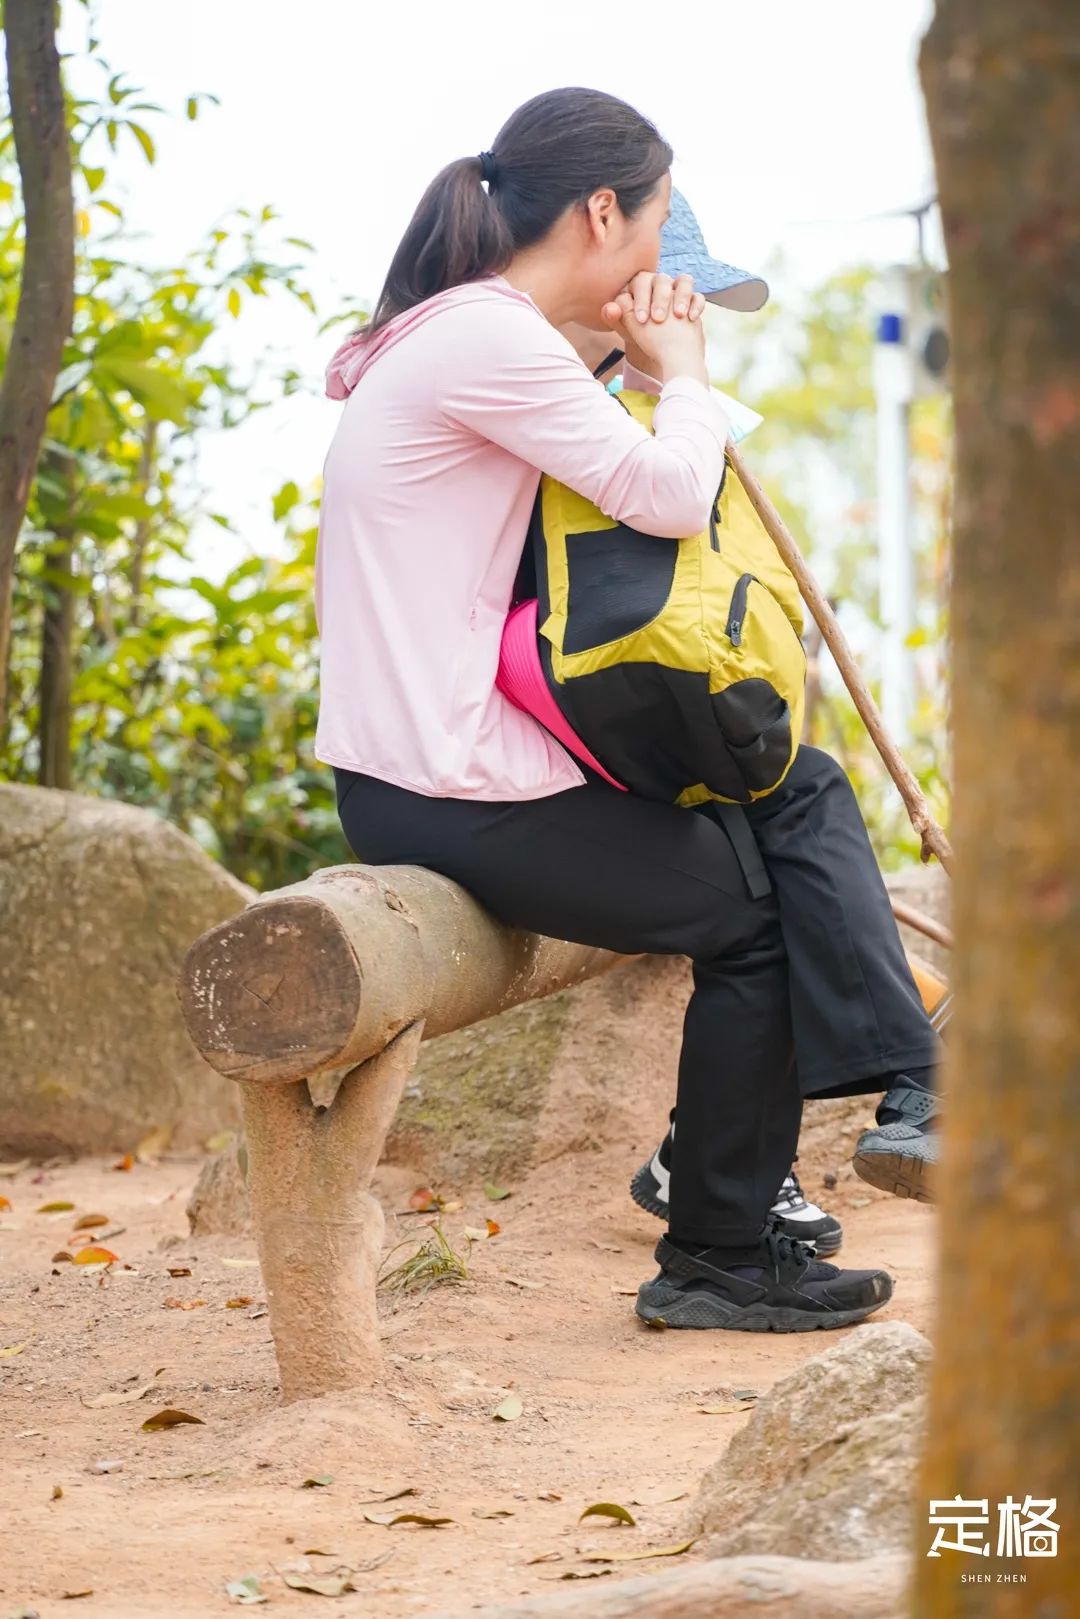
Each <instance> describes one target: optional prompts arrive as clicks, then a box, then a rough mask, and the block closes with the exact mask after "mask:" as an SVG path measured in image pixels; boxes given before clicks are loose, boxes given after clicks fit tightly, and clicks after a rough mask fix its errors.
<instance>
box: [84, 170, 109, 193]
mask: <svg viewBox="0 0 1080 1619" xmlns="http://www.w3.org/2000/svg"><path fill="white" fill-rule="evenodd" d="M83 179H84V180H85V181H86V186H87V190H88V191H89V192H90V194H91V195H93V193H94V192H95V191H99V190H100V189H101V187H102V185H103V184H104V182H105V170H104V169H93V168H90V167H89V166H88V165H87V164H83Z"/></svg>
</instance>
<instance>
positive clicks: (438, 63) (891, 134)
mask: <svg viewBox="0 0 1080 1619" xmlns="http://www.w3.org/2000/svg"><path fill="white" fill-rule="evenodd" d="M65 9H66V10H68V13H69V17H70V19H71V21H70V22H69V25H68V31H67V32H66V34H65V41H66V44H67V47H68V48H69V49H73V50H77V49H78V46H79V43H80V41H81V39H82V38H83V37H84V36H83V34H82V31H81V28H82V25H81V23H79V22H78V21H77V19H76V17H75V14H76V13H80V15H81V8H78V7H74V6H72V7H70V8H65ZM931 10H932V6H931V0H889V3H888V4H883V3H880V0H879V3H873V0H819V3H818V4H817V5H808V4H807V3H806V0H751V3H746V0H741V3H739V4H736V3H734V0H706V3H705V4H698V5H696V6H689V7H682V6H677V7H660V6H657V5H656V4H654V3H652V0H620V3H619V4H618V5H615V6H609V5H601V4H597V3H595V0H594V3H589V0H576V3H568V0H545V3H544V4H542V5H540V6H538V7H536V8H535V10H534V9H533V8H530V7H529V6H527V5H524V4H522V3H521V0H517V3H514V4H509V5H508V4H506V3H504V4H502V5H498V6H496V5H491V4H487V5H482V4H477V3H474V0H450V3H447V0H439V3H432V0H405V3H402V0H398V3H397V4H394V3H390V4H387V5H382V6H380V5H379V4H377V3H373V0H368V3H366V4H360V0H304V3H302V4H297V3H296V0H288V3H286V0H185V3H184V4H183V5H182V6H181V7H179V8H178V7H174V6H168V7H166V6H165V5H164V4H162V3H161V0H157V3H149V0H99V11H98V16H99V34H100V37H101V40H102V47H103V50H104V54H105V56H106V58H107V59H108V60H109V61H110V63H111V65H112V67H113V69H114V71H119V70H123V71H124V73H125V75H126V76H127V78H128V79H129V80H131V81H134V83H136V84H139V85H142V86H143V87H144V88H145V90H146V92H147V97H148V99H151V100H154V101H158V102H160V103H162V105H163V106H165V107H166V108H167V109H168V110H169V111H170V112H172V113H174V114H175V116H173V117H171V118H168V119H160V118H159V119H154V120H152V121H150V127H151V128H152V131H153V134H154V137H155V140H156V142H157V145H158V152H159V156H158V162H157V164H156V165H155V166H154V167H153V168H149V167H147V166H146V165H145V163H144V161H143V159H142V158H141V156H140V155H139V154H138V152H137V150H136V148H135V145H134V142H130V143H127V142H125V143H124V144H123V146H122V149H121V152H120V154H118V156H117V157H116V158H115V159H113V160H112V172H114V173H115V174H116V175H117V176H118V178H119V180H120V185H119V187H118V188H115V189H116V190H117V191H119V192H120V193H122V195H121V200H123V201H124V203H125V206H126V208H127V211H128V215H129V223H130V224H132V225H134V226H137V227H138V228H140V229H141V230H142V231H143V232H145V253H146V256H147V257H148V258H152V257H158V256H160V257H161V258H162V259H165V258H167V257H174V256H176V255H178V254H180V253H182V252H183V251H185V250H186V249H187V248H188V247H190V246H192V245H194V244H195V243H196V242H198V241H199V240H200V239H201V238H202V236H203V235H204V233H205V231H206V229H207V228H208V227H209V226H210V225H211V224H213V223H214V222H215V221H216V220H217V219H218V218H219V217H220V216H221V215H222V214H224V213H226V212H228V211H229V210H230V209H231V208H233V207H235V206H237V205H240V204H247V205H249V206H252V207H259V206H261V205H262V204H263V203H264V202H272V203H273V204H274V205H275V206H276V207H277V208H278V210H279V211H280V212H281V214H282V215H283V216H284V222H283V228H284V230H285V231H286V232H287V233H288V234H292V235H297V236H302V237H307V238H308V239H309V240H310V241H312V242H313V243H314V244H315V245H316V247H317V248H318V258H317V261H316V263H315V266H314V269H313V271H312V275H311V284H312V287H313V290H314V291H315V293H316V296H317V297H318V298H319V299H320V303H322V302H324V301H325V303H326V306H327V309H329V308H331V307H336V304H337V302H338V300H339V299H341V298H345V297H347V298H349V299H355V300H357V301H359V300H372V299H373V298H374V297H375V295H376V294H377V292H378V290H379V287H380V285H381V281H382V277H383V273H384V271H385V268H386V265H387V263H388V260H389V258H390V255H391V253H392V252H393V249H394V247H395V246H396V244H397V241H398V238H399V236H400V234H401V232H402V230H403V228H404V226H405V224H406V222H407V221H408V218H409V216H410V214H411V212H412V210H413V208H414V206H415V204H416V202H417V200H418V198H419V196H420V193H421V192H422V190H423V189H424V187H425V186H426V185H427V183H428V181H429V180H430V179H431V177H432V176H433V174H434V173H435V172H436V171H437V170H438V169H439V168H440V167H441V166H442V165H443V164H444V163H445V162H447V161H449V160H450V159H451V158H454V157H458V156H461V155H463V154H465V153H469V152H476V151H479V150H480V149H482V148H483V147H486V146H489V145H491V143H492V142H493V141H494V138H495V135H496V132H497V130H498V128H499V125H500V124H501V123H502V121H503V120H504V119H505V118H506V117H507V115H508V114H509V113H510V112H511V111H512V110H513V109H514V107H516V106H517V105H518V104H519V103H520V102H522V101H524V100H526V99H527V98H528V97H530V96H532V95H535V94H536V93H537V92H538V91H541V90H544V89H549V88H552V87H553V86H556V85H560V84H586V85H591V86H595V87H597V88H600V89H605V90H609V91H611V92H612V93H614V94H617V95H620V96H622V97H624V98H625V99H626V100H628V101H630V102H632V103H634V104H635V105H636V106H638V107H639V108H640V109H641V110H642V111H643V112H645V113H646V114H647V115H648V116H649V117H651V118H652V119H653V121H654V122H655V123H656V124H657V125H658V126H659V128H660V130H661V131H662V132H663V134H664V135H665V136H666V137H667V139H668V140H669V141H670V142H671V143H672V145H673V146H674V148H675V152H676V164H675V168H674V171H673V172H674V179H675V183H676V185H678V186H679V187H680V188H681V189H682V190H683V191H685V192H686V194H687V196H688V197H689V199H690V201H691V203H692V205H693V206H694V208H695V210H696V212H697V214H698V216H699V218H700V220H701V223H702V225H703V226H704V229H705V235H706V239H707V241H708V243H709V246H710V248H711V250H712V251H713V252H714V253H715V254H716V255H717V256H718V257H720V258H725V259H729V260H730V261H732V262H733V263H736V264H741V265H743V266H745V267H747V268H751V269H753V268H757V267H759V266H761V265H762V264H764V262H765V261H766V260H767V259H768V257H769V255H770V254H771V253H772V252H773V251H774V250H775V249H776V248H778V247H779V248H782V249H783V251H784V253H785V255H786V256H787V258H788V261H789V272H790V283H789V284H790V285H791V286H794V287H798V286H800V285H808V284H810V283H812V282H813V281H815V280H817V279H819V278H820V277H822V276H824V275H826V274H827V273H828V272H829V271H830V270H832V269H835V268H837V267H839V266H841V265H844V264H850V263H852V262H855V261H871V262H880V263H883V264H884V263H888V262H889V261H891V260H893V259H897V258H900V259H906V258H907V257H909V256H910V253H911V248H912V243H913V240H914V227H913V225H912V224H911V223H910V221H907V220H903V219H901V220H888V221H878V222H873V223H867V222H865V220H864V216H866V215H872V214H877V213H881V212H884V211H886V210H889V209H894V208H900V207H904V206H907V205H910V204H911V203H913V202H916V201H921V200H922V199H923V198H924V197H925V196H926V195H927V194H928V193H929V192H930V190H931V187H932V180H931V175H932V167H931V161H930V155H929V148H928V144H927V139H926V135H925V127H924V116H923V107H922V98H921V95H920V92H919V88H918V81H917V75H916V67H915V57H916V52H917V48H918V41H919V38H920V36H921V34H922V33H923V31H924V30H925V27H926V25H927V23H928V21H929V17H930V14H931ZM673 21H674V23H675V26H674V27H673V25H672V24H673ZM193 91H212V92H213V93H214V94H216V95H218V96H219V97H220V98H221V103H222V104H221V106H220V107H219V108H212V107H211V108H206V109H205V110H204V112H203V114H202V116H201V117H200V119H199V121H198V122H197V123H195V124H192V123H189V122H188V121H187V120H186V119H185V118H184V117H183V116H182V108H183V104H184V99H185V98H186V96H187V95H188V94H189V93H191V92H193ZM129 144H130V149H128V147H129ZM860 220H863V222H861V223H860V222H859V221H860ZM719 318H721V319H732V318H752V317H732V316H720V317H719ZM274 319H275V323H280V326H278V325H277V324H275V329H274V332H273V338H275V339H276V340H277V344H278V345H279V346H281V347H283V348H285V349H286V350H287V351H290V352H291V353H292V354H293V357H294V359H295V362H296V363H297V364H298V365H299V366H300V367H301V368H302V369H304V370H305V372H310V374H311V376H312V381H313V394H312V396H311V397H299V398H294V399H292V400H289V401H285V402H283V403H282V405H281V406H280V407H277V408H275V410H273V411H266V412H263V413H262V414H261V415H260V416H259V417H258V418H257V419H256V420H255V421H253V422H252V423H251V424H250V425H249V426H248V427H246V428H244V429H243V430H242V431H241V432H240V433H239V434H235V433H234V434H230V435H228V438H227V440H222V441H221V442H220V443H218V444H211V445H209V446H208V447H207V451H206V454H205V456H204V458H203V462H202V469H203V475H204V480H205V481H206V482H207V484H208V485H209V486H210V487H211V489H212V492H213V493H212V500H213V504H214V506H215V507H216V509H218V510H221V511H225V512H228V513H229V514H230V515H231V516H232V517H233V518H234V520H236V521H237V522H238V523H240V524H241V525H242V527H243V529H244V534H245V539H246V542H247V545H250V546H253V547H254V548H256V549H258V550H262V549H264V548H265V547H267V546H268V545H269V544H270V543H271V533H272V531H271V527H270V522H269V501H270V496H271V494H272V492H273V490H274V489H275V488H276V487H277V486H278V485H279V484H280V482H281V481H282V480H283V479H284V478H285V477H295V478H296V479H297V481H298V482H300V483H301V484H304V483H307V482H309V481H310V480H311V479H313V478H314V477H316V476H317V475H318V473H319V471H320V470H321V466H322V460H323V456H324V454H325V451H326V446H327V444H328V442H329V439H330V436H331V434H332V432H333V430H334V426H335V423H336V419H337V409H338V407H336V406H334V405H332V404H331V403H330V402H329V401H326V400H323V399H321V398H319V397H318V393H317V388H316V384H317V379H318V376H319V372H320V370H321V367H322V365H323V364H324V363H325V360H326V358H327V356H328V351H329V349H330V348H332V347H333V344H334V341H335V339H336V338H337V337H338V336H339V335H340V334H339V333H338V332H332V333H330V334H328V337H327V338H323V339H319V340H317V341H315V340H313V338H312V329H311V325H310V323H309V322H308V320H307V319H306V317H305V318H304V319H303V320H301V319H300V318H299V317H296V318H292V317H288V316H285V315H284V314H282V313H281V312H280V308H279V312H278V313H277V314H276V315H275V317H274ZM227 335H229V340H230V344H231V347H232V349H233V351H234V352H235V353H237V354H238V355H241V356H242V355H247V354H251V353H253V352H255V350H256V346H257V345H261V344H263V343H265V342H266V341H267V340H268V337H269V336H270V334H269V333H268V331H267V328H266V326H265V324H264V323H263V322H260V321H258V320H254V321H251V322H249V321H248V319H247V318H246V316H245V318H244V319H242V320H241V321H240V322H238V323H237V326H236V328H235V332H233V333H231V334H227ZM748 403H751V404H752V403H753V401H752V400H749V401H748ZM211 534H212V535H213V539H212V540H211V539H210V537H209V536H207V538H206V539H204V541H203V542H202V544H201V545H200V553H203V554H200V563H202V564H203V565H204V566H206V567H207V571H211V572H214V573H218V572H220V571H223V569H224V568H225V567H227V566H228V565H230V564H231V563H234V562H236V561H238V560H239V558H240V555H241V554H242V552H241V551H240V550H239V549H238V547H237V542H236V541H234V540H232V539H230V537H229V536H227V535H225V534H224V533H222V531H221V530H217V529H213V530H211ZM210 545H212V547H213V553H212V555H209V554H205V548H206V547H208V546H210ZM246 548H247V546H245V549H246Z"/></svg>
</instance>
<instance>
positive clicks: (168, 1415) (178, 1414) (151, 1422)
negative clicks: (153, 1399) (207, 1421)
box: [139, 1406, 203, 1433]
mask: <svg viewBox="0 0 1080 1619" xmlns="http://www.w3.org/2000/svg"><path fill="white" fill-rule="evenodd" d="M185 1422H193V1423H198V1424H199V1426H200V1427H201V1426H202V1425H203V1419H202V1417H193V1416H192V1414H191V1412H190V1411H176V1410H174V1408H173V1407H172V1406H166V1408H165V1410H164V1411H155V1412H154V1415H153V1416H152V1417H147V1419H146V1421H145V1422H141V1423H140V1424H139V1426H140V1428H141V1429H142V1431H143V1433H158V1432H159V1431H160V1430H161V1429H162V1428H179V1427H180V1426H181V1424H182V1423H185Z"/></svg>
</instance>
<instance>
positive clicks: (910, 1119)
mask: <svg viewBox="0 0 1080 1619" xmlns="http://www.w3.org/2000/svg"><path fill="white" fill-rule="evenodd" d="M905 1078H906V1076H905V1075H904V1074H897V1075H896V1077H895V1080H894V1081H893V1084H892V1085H891V1086H890V1087H889V1089H888V1090H887V1091H886V1092H885V1095H884V1096H883V1097H882V1099H881V1102H880V1103H879V1105H878V1110H877V1126H876V1127H875V1128H874V1129H873V1130H864V1131H863V1133H862V1135H861V1136H860V1137H859V1140H858V1143H857V1145H856V1147H855V1154H854V1157H853V1158H852V1160H851V1161H852V1164H853V1166H854V1169H855V1173H856V1174H857V1175H859V1176H861V1177H862V1179H863V1180H864V1181H868V1182H869V1184H870V1185H871V1186H876V1187H878V1188H879V1189H880V1190H881V1191H883V1192H892V1193H893V1195H894V1196H896V1197H913V1198H916V1199H917V1200H918V1201H919V1202H920V1203H932V1202H933V1201H934V1198H933V1190H932V1178H933V1172H934V1168H935V1166H936V1164H937V1161H938V1150H939V1136H938V1128H937V1125H936V1124H935V1122H934V1121H935V1119H936V1118H937V1116H938V1114H939V1112H940V1107H941V1104H940V1102H939V1100H938V1098H937V1096H936V1095H935V1094H934V1093H933V1092H932V1091H925V1090H920V1089H918V1088H917V1087H916V1086H914V1085H910V1084H907V1083H905Z"/></svg>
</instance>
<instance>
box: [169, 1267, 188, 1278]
mask: <svg viewBox="0 0 1080 1619" xmlns="http://www.w3.org/2000/svg"><path fill="white" fill-rule="evenodd" d="M169 1275H170V1276H172V1277H173V1278H175V1277H177V1276H190V1275H191V1266H190V1265H170V1266H169Z"/></svg>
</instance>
